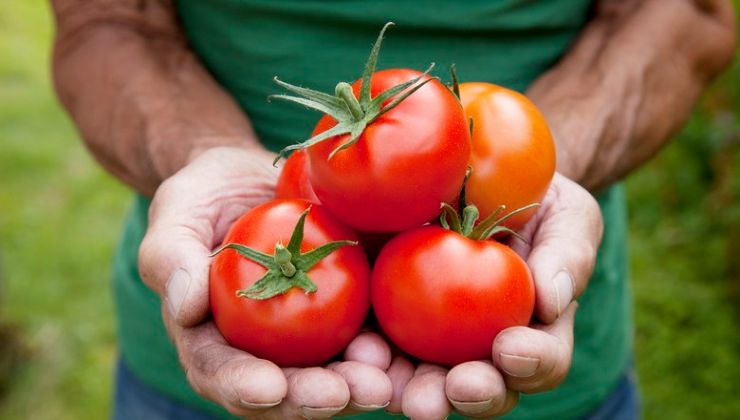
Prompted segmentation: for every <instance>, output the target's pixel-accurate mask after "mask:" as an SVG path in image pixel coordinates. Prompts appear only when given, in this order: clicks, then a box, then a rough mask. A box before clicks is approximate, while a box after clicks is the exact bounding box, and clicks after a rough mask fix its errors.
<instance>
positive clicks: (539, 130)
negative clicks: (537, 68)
mask: <svg viewBox="0 0 740 420" xmlns="http://www.w3.org/2000/svg"><path fill="white" fill-rule="evenodd" d="M460 100H461V102H462V104H463V108H464V109H465V113H466V115H467V116H468V117H469V118H472V119H473V134H472V145H473V146H472V151H471V158H470V165H471V166H472V168H473V171H472V173H471V176H470V178H469V179H468V182H467V184H466V187H465V193H466V196H467V198H468V201H469V202H471V203H475V205H476V206H477V207H478V209H479V210H480V212H481V218H485V217H486V216H488V215H489V214H491V213H492V212H494V211H495V210H496V209H497V208H498V207H499V206H501V205H505V206H506V210H505V213H508V212H510V211H512V210H516V209H518V208H521V207H524V206H526V205H528V204H532V203H538V202H540V201H542V198H543V197H544V196H545V193H546V192H547V188H548V186H549V185H550V182H551V181H552V177H553V176H554V174H555V164H556V156H555V142H554V141H553V138H552V134H551V133H550V129H549V128H548V126H547V122H546V121H545V117H544V116H543V115H542V113H541V112H540V111H539V110H538V109H537V107H536V106H535V105H534V104H533V103H532V102H531V101H530V100H529V99H528V98H527V97H526V96H524V95H522V94H520V93H518V92H516V91H514V90H511V89H506V88H504V87H501V86H497V85H494V84H491V83H483V82H467V83H462V84H461V85H460ZM505 213H504V214H505ZM534 213H535V210H534V209H532V210H529V211H525V212H523V213H520V214H517V215H515V216H513V217H512V218H511V219H509V220H508V221H507V222H506V223H504V226H506V227H508V228H510V229H513V230H518V229H520V228H521V227H522V226H523V225H524V224H525V223H526V222H527V221H528V220H529V219H530V218H531V217H532V216H533V215H534Z"/></svg>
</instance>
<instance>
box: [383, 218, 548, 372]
mask: <svg viewBox="0 0 740 420" xmlns="http://www.w3.org/2000/svg"><path fill="white" fill-rule="evenodd" d="M371 295H372V305H373V308H374V310H375V314H376V316H377V319H378V323H379V324H380V326H381V328H382V329H383V331H384V332H385V333H386V334H387V335H388V337H389V338H390V339H391V340H392V341H393V342H394V343H396V344H397V345H398V346H399V347H400V348H401V349H402V350H403V351H405V352H407V353H409V354H411V355H413V356H416V357H418V358H420V359H423V360H426V361H429V362H433V363H438V364H443V365H456V364H458V363H462V362H465V361H470V360H481V359H489V360H490V358H491V345H492V343H493V339H494V338H495V337H496V335H497V334H498V333H499V332H500V331H501V330H503V329H505V328H508V327H512V326H516V325H527V324H528V323H529V321H530V318H531V316H532V311H533V309H534V298H535V295H534V282H533V280H532V275H531V273H530V271H529V268H528V267H527V265H526V263H525V262H524V261H523V260H522V259H521V258H520V257H519V256H518V255H517V254H516V253H515V252H514V251H513V250H511V249H510V248H508V247H507V246H505V245H502V244H500V243H498V242H495V241H490V240H473V239H469V238H466V237H465V236H463V235H460V234H458V233H455V232H452V231H449V230H446V229H443V228H441V227H438V226H425V227H421V228H418V229H414V230H410V231H407V232H404V233H401V234H400V235H398V236H396V237H395V238H394V239H392V240H391V241H390V242H389V243H388V244H387V245H386V246H385V248H383V250H382V251H381V253H380V256H378V259H377V260H376V262H375V266H374V268H373V273H372V285H371Z"/></svg>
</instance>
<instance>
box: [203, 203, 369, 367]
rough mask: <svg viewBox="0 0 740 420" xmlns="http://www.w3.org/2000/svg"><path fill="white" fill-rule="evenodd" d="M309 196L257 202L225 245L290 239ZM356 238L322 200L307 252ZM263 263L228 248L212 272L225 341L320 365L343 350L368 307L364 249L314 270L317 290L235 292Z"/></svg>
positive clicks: (262, 246) (338, 254) (266, 244)
mask: <svg viewBox="0 0 740 420" xmlns="http://www.w3.org/2000/svg"><path fill="white" fill-rule="evenodd" d="M310 205H311V204H310V203H309V202H307V201H305V200H273V201H270V202H267V203H265V204H263V205H260V206H258V207H255V208H254V209H252V210H250V211H249V212H247V213H246V214H244V215H243V216H242V217H241V218H239V219H238V220H237V221H236V222H235V223H234V224H233V225H232V227H231V229H230V230H229V232H228V233H227V235H226V238H225V239H224V243H230V242H232V243H239V244H243V245H247V246H249V247H251V248H254V249H256V250H258V251H262V252H264V253H267V254H270V255H272V254H273V253H274V248H275V244H276V243H278V242H281V243H283V244H287V243H288V242H289V241H290V237H291V233H292V230H293V227H294V226H295V224H296V221H297V220H298V218H299V217H300V215H301V213H302V212H303V211H304V210H305V209H306V208H308V207H309V206H310ZM345 239H349V240H356V239H357V237H356V235H355V234H354V232H352V231H351V230H350V229H348V228H347V227H346V226H344V225H342V224H341V223H339V222H337V221H336V220H335V219H334V218H333V217H332V216H331V214H330V213H328V212H327V211H326V210H325V209H323V208H322V207H321V206H320V205H315V204H314V205H313V206H312V207H311V211H310V212H309V214H308V216H307V218H306V222H305V233H304V239H303V242H302V244H301V252H306V251H309V250H311V249H314V248H316V247H318V246H321V245H323V244H325V243H327V242H331V241H336V240H345ZM265 271H266V269H265V268H264V267H262V266H261V265H259V264H257V263H255V262H253V261H250V260H248V259H246V258H244V257H242V256H241V255H239V254H238V253H237V252H236V251H234V250H233V249H226V250H224V251H222V252H221V253H219V254H218V255H216V256H215V257H214V259H213V262H212V264H211V270H210V283H209V293H210V304H211V311H212V313H213V319H214V321H215V323H216V326H217V327H218V329H219V331H221V334H222V335H223V336H224V338H225V339H226V341H227V342H228V343H229V344H230V345H232V346H234V347H236V348H239V349H242V350H244V351H247V352H249V353H251V354H253V355H254V356H256V357H260V358H265V359H268V360H271V361H273V362H275V363H277V364H278V365H280V366H294V367H307V366H318V365H321V364H323V363H325V362H326V361H328V360H329V359H330V358H331V357H333V356H334V355H336V354H338V353H339V352H341V351H342V350H343V349H344V348H345V347H346V346H347V345H348V344H349V342H350V341H351V340H352V339H353V338H354V337H355V336H356V335H357V333H358V332H359V330H360V327H361V326H362V323H363V322H364V320H365V317H366V315H367V313H368V310H369V304H370V297H369V292H370V288H369V273H370V267H369V264H368V262H367V258H366V257H365V254H364V252H363V251H362V248H361V247H359V246H345V247H342V248H340V249H339V250H337V251H335V252H333V253H332V254H330V255H329V256H328V257H326V258H325V259H323V260H321V261H320V262H319V263H318V264H316V265H315V266H314V267H313V268H312V269H310V270H309V271H308V276H309V277H310V278H311V280H312V281H313V282H314V283H315V284H316V286H317V288H318V289H317V290H316V292H315V293H311V294H306V293H304V291H303V290H301V289H299V288H297V287H293V288H291V289H290V290H288V291H287V292H286V293H284V294H282V295H278V296H275V297H273V298H269V299H266V300H254V299H248V298H244V297H238V296H236V291H238V290H243V289H247V288H249V287H250V286H251V285H252V284H254V283H255V282H256V281H257V280H258V279H259V278H260V277H262V276H263V275H264V273H265Z"/></svg>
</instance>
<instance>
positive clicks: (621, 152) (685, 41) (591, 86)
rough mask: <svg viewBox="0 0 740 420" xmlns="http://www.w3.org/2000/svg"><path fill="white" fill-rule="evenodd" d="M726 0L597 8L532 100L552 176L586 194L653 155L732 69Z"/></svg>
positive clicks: (612, 0) (653, 0)
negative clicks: (554, 150) (545, 134)
mask: <svg viewBox="0 0 740 420" xmlns="http://www.w3.org/2000/svg"><path fill="white" fill-rule="evenodd" d="M734 37H735V29H734V14H733V10H732V6H731V3H730V1H727V0H704V1H700V0H696V1H689V0H643V1H640V0H625V1H622V0H601V1H598V2H597V4H596V8H595V16H594V18H593V19H592V21H590V22H589V24H588V25H587V26H586V28H585V29H584V31H583V33H582V35H581V36H580V38H579V39H578V41H577V42H576V43H575V44H574V46H573V47H572V48H571V50H570V51H569V52H568V53H567V54H566V56H565V57H564V58H563V59H562V60H561V61H560V62H559V63H558V64H557V65H556V66H555V67H554V68H553V69H551V70H550V71H549V72H547V73H546V74H544V75H543V76H542V77H541V78H540V79H538V80H537V81H536V82H535V83H534V84H533V85H532V87H531V88H530V90H529V91H528V95H529V96H530V97H531V98H532V99H533V100H534V101H535V103H537V105H538V106H539V107H540V108H541V109H542V111H543V113H544V114H545V116H546V117H547V120H548V122H549V124H550V126H551V128H552V130H553V134H554V135H555V138H556V142H557V146H558V170H559V171H560V172H562V173H563V174H565V175H567V176H569V177H571V178H572V179H574V180H576V181H578V182H579V183H581V184H582V185H584V186H585V187H587V188H588V189H591V190H596V189H600V188H602V187H604V186H606V185H608V184H609V183H611V182H613V181H615V180H617V179H619V178H621V177H623V176H624V175H626V174H627V173H628V172H629V171H631V170H632V169H634V168H635V167H637V166H638V165H640V164H641V163H643V162H644V161H646V160H647V159H649V158H650V157H651V156H653V155H654V154H655V153H656V152H657V151H658V150H659V149H660V147H661V146H662V145H664V144H665V143H666V142H667V141H668V140H669V139H670V137H671V136H672V135H673V134H674V133H675V132H676V131H677V130H678V129H680V127H681V126H682V124H683V123H684V122H685V121H686V119H687V118H688V116H689V114H690V112H691V109H692V107H693V105H694V103H695V102H696V101H697V99H698V98H699V95H700V94H701V92H702V90H703V89H704V88H705V87H706V85H707V84H708V83H709V82H710V81H711V79H712V78H713V77H714V76H716V75H717V74H718V73H719V72H720V71H721V70H722V69H723V68H724V67H725V66H726V65H727V64H728V63H729V61H730V60H731V58H732V55H733V52H734V43H735V39H734Z"/></svg>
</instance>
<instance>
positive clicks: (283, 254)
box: [211, 207, 357, 300]
mask: <svg viewBox="0 0 740 420" xmlns="http://www.w3.org/2000/svg"><path fill="white" fill-rule="evenodd" d="M309 211H311V207H308V208H307V209H306V210H305V211H304V212H303V213H301V216H300V218H299V219H298V222H297V223H296V226H295V228H294V230H293V233H292V235H291V237H290V242H289V243H288V245H287V246H283V244H281V243H280V242H278V243H277V244H275V253H274V255H269V254H266V253H264V252H262V251H258V250H256V249H253V248H250V247H248V246H246V245H242V244H237V243H228V244H226V245H224V246H222V247H221V248H219V249H218V250H216V251H215V252H214V253H213V254H211V256H212V257H213V256H216V255H218V254H219V253H221V252H223V251H224V250H226V249H233V250H235V251H236V252H238V253H239V255H241V256H242V257H244V258H246V259H248V260H250V261H254V262H255V263H257V264H259V265H261V266H262V267H264V268H266V269H267V272H266V273H265V274H264V275H263V276H262V277H261V278H260V279H259V280H257V281H256V282H255V283H254V284H253V285H252V286H251V287H249V288H248V289H244V290H237V291H236V295H237V296H239V297H244V298H248V299H255V300H264V299H269V298H271V297H274V296H277V295H281V294H283V293H285V292H287V291H288V290H290V289H291V288H293V287H299V288H301V289H303V290H304V291H305V292H306V294H308V293H314V292H316V290H317V287H316V284H315V283H314V282H313V281H312V280H311V278H310V277H309V276H308V272H309V271H310V270H311V268H313V267H314V266H315V265H316V264H318V262H319V261H321V260H322V259H324V258H326V257H327V256H329V255H330V254H331V253H332V252H334V251H336V250H338V249H339V248H341V247H343V246H345V245H357V241H334V242H328V243H326V244H324V245H321V246H319V247H317V248H314V249H312V250H310V251H308V252H305V253H301V243H302V242H303V230H304V226H305V222H306V216H307V215H308V213H309Z"/></svg>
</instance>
